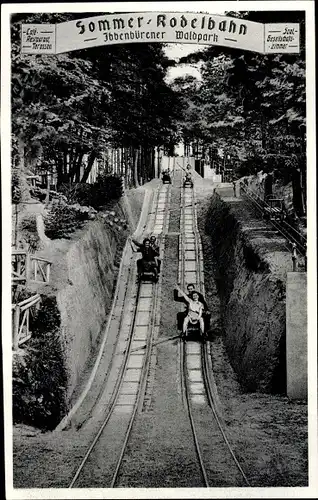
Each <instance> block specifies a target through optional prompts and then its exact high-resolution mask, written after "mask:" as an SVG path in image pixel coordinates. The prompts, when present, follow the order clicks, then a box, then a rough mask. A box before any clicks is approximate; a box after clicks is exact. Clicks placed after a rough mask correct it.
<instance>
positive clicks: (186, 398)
mask: <svg viewBox="0 0 318 500" xmlns="http://www.w3.org/2000/svg"><path fill="white" fill-rule="evenodd" d="M184 189H186V188H184V187H183V186H182V185H181V193H182V195H184ZM184 206H185V205H184V196H182V198H181V221H182V223H183V226H184V215H185V214H184V212H182V211H183V209H184ZM192 209H194V207H193V205H192ZM180 233H181V235H180V243H181V249H180V254H179V255H180V257H181V260H180V262H179V266H180V270H181V273H180V283H181V287H182V288H183V289H184V285H185V252H184V243H183V240H184V234H185V230H184V227H180ZM186 356H187V353H186V343H185V342H184V341H182V340H181V341H180V372H181V373H180V385H181V391H182V392H181V394H182V399H183V403H184V405H185V407H186V409H187V412H188V415H189V420H190V425H191V430H192V434H193V441H194V447H195V452H196V455H197V457H198V462H199V466H200V471H201V475H202V478H203V483H204V486H205V487H206V488H208V487H209V481H208V477H207V472H206V469H205V466H204V461H203V458H202V453H201V449H200V443H199V440H198V436H197V431H196V427H195V423H194V418H193V412H192V406H191V401H190V390H189V383H188V377H187V366H186Z"/></svg>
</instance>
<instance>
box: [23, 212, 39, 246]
mask: <svg viewBox="0 0 318 500" xmlns="http://www.w3.org/2000/svg"><path fill="white" fill-rule="evenodd" d="M20 231H21V236H22V238H23V240H24V241H25V242H26V243H27V245H28V246H29V250H30V251H31V252H35V251H36V250H38V249H39V248H40V244H41V240H40V238H39V234H38V230H37V225H36V215H35V214H26V215H25V216H24V217H23V219H22V220H21V222H20Z"/></svg>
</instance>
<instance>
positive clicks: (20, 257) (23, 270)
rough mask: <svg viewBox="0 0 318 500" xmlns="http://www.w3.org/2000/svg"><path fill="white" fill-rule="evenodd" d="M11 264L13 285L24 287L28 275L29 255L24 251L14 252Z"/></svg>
mask: <svg viewBox="0 0 318 500" xmlns="http://www.w3.org/2000/svg"><path fill="white" fill-rule="evenodd" d="M11 264H12V268H11V279H12V284H13V285H18V284H22V285H23V284H24V283H25V282H26V281H27V275H28V253H27V252H25V251H23V250H13V251H12V260H11Z"/></svg>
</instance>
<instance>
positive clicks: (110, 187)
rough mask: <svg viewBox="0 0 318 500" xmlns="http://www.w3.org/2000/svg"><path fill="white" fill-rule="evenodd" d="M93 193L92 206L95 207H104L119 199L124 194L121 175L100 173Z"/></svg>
mask: <svg viewBox="0 0 318 500" xmlns="http://www.w3.org/2000/svg"><path fill="white" fill-rule="evenodd" d="M93 194H94V199H93V200H92V206H93V207H94V208H99V207H103V206H105V205H107V204H108V203H109V202H110V201H113V200H118V199H119V198H120V197H121V196H122V195H123V191H122V182H121V178H120V176H116V175H100V176H99V177H98V179H97V182H95V184H93Z"/></svg>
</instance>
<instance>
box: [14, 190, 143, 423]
mask: <svg viewBox="0 0 318 500" xmlns="http://www.w3.org/2000/svg"><path fill="white" fill-rule="evenodd" d="M144 193H145V188H144V187H142V188H139V189H134V190H130V191H127V193H126V196H125V197H124V198H123V199H121V200H120V201H119V202H117V203H115V204H113V207H112V209H113V212H114V213H115V216H117V217H118V219H125V220H127V221H128V222H129V226H128V228H127V229H124V228H123V227H118V225H116V224H113V225H112V226H110V225H109V224H108V221H107V218H106V219H105V218H104V217H103V213H99V214H98V215H97V218H96V220H94V221H89V222H87V223H86V224H85V225H84V227H83V228H82V229H80V230H77V231H75V232H74V233H73V234H72V235H71V237H70V238H69V239H54V240H50V239H48V238H46V239H45V240H43V241H42V243H41V245H40V248H41V249H39V250H38V252H37V255H38V256H41V257H43V258H45V259H48V260H50V261H51V262H52V266H51V277H50V283H48V284H45V283H43V284H40V283H36V284H35V283H34V284H32V285H30V287H29V288H30V291H31V292H33V293H40V294H41V296H42V310H40V313H39V314H40V316H39V318H38V319H36V320H35V322H34V325H33V327H32V326H31V330H32V329H33V330H34V335H33V337H32V338H31V339H30V340H29V342H28V343H27V344H25V345H24V346H23V348H22V349H20V350H19V351H18V352H17V353H16V354H15V356H14V387H13V393H14V409H15V410H14V419H15V421H16V422H24V423H27V424H31V425H32V424H33V425H36V426H39V427H40V428H52V427H54V426H55V425H57V424H58V422H59V420H60V419H61V418H62V417H63V415H64V414H65V412H66V411H67V409H68V408H70V407H71V406H72V404H73V401H74V399H76V397H77V394H78V392H79V391H80V390H81V387H82V386H83V384H85V381H86V380H87V378H88V376H89V374H90V371H91V369H92V366H93V364H94V361H95V358H96V355H97V352H98V349H99V346H100V343H101V339H102V333H103V330H104V325H105V323H106V321H107V317H108V313H109V311H110V308H111V304H112V299H113V292H114V287H115V285H116V279H117V273H118V267H119V264H120V260H121V256H122V251H123V248H124V245H125V242H126V238H127V236H128V234H129V233H132V232H133V231H134V229H135V227H136V225H137V222H138V219H139V216H140V213H141V208H142V203H143V199H144ZM48 297H49V305H48V300H47V298H48ZM52 308H53V309H54V311H53V309H52ZM52 311H53V312H52ZM41 315H42V316H43V315H44V316H46V319H45V321H44V320H43V318H42V319H41ZM45 339H46V340H45ZM51 339H52V340H51ZM49 341H50V342H49ZM46 344H47V345H48V348H47V349H46ZM52 346H53V347H54V350H53V351H52ZM30 373H31V375H30ZM44 408H46V409H48V408H49V412H48V411H43V410H44Z"/></svg>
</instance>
